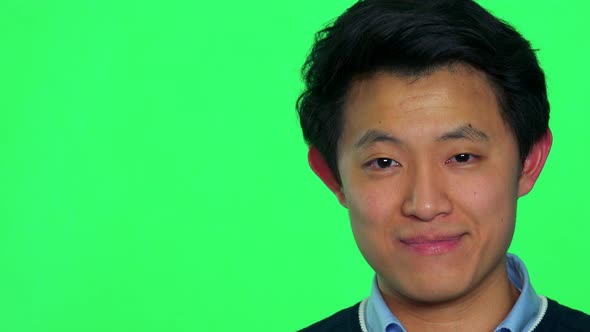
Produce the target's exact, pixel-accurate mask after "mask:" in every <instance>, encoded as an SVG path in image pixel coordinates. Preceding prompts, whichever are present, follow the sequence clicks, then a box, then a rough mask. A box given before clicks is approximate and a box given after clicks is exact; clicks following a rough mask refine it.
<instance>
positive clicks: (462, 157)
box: [446, 153, 478, 164]
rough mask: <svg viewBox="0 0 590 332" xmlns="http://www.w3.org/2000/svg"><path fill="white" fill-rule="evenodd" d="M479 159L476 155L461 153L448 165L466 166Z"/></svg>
mask: <svg viewBox="0 0 590 332" xmlns="http://www.w3.org/2000/svg"><path fill="white" fill-rule="evenodd" d="M477 158H478V157H477V156H476V155H473V154H471V153H459V154H456V155H454V156H453V157H452V158H451V159H449V160H447V162H446V163H447V164H448V163H458V164H466V163H469V162H473V161H475V160H476V159H477Z"/></svg>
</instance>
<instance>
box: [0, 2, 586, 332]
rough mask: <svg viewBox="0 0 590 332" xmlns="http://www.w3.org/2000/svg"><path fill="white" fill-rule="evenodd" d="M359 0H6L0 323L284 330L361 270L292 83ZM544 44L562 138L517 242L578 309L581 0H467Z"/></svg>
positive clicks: (333, 301) (41, 331) (1, 14)
mask: <svg viewBox="0 0 590 332" xmlns="http://www.w3.org/2000/svg"><path fill="white" fill-rule="evenodd" d="M352 3H353V2H352V1H350V0H322V1H317V0H297V1H294V0H282V1H269V0H266V1H237V0H228V1H188V0H165V1H164V0H144V1H136V0H117V1H115V0H100V1H99V0H57V1H48V0H3V1H2V2H1V3H0V47H1V52H0V74H1V76H0V82H1V87H2V88H1V90H0V330H1V331H10V332H24V331H27V332H29V331H30V332H33V331H34V332H46V331H52V332H53V331H55V332H70V331H71V332H86V331H93V332H94V331H96V332H99V331H100V332H105V331H108V332H132V331H146V332H147V331H150V332H151V331H172V332H175V331H207V332H214V331H236V330H239V331H273V332H275V331H294V330H296V329H298V328H301V327H303V326H306V325H308V324H310V323H312V322H314V321H317V320H319V319H321V318H324V317H325V316H327V315H328V314H331V313H333V312H334V311H335V310H337V309H341V308H343V307H345V306H348V305H351V304H353V303H356V302H358V301H360V300H361V299H363V298H364V297H366V296H368V294H369V290H370V283H371V279H372V277H373V272H372V271H371V270H370V268H369V267H368V266H367V264H366V263H365V262H364V260H363V258H362V257H361V255H360V253H359V252H358V249H357V248H356V245H355V243H354V240H353V238H352V235H351V231H350V228H349V223H348V217H347V213H346V210H345V209H343V208H342V207H341V206H340V205H339V204H338V203H337V201H336V199H335V198H334V197H333V196H332V194H331V193H330V192H329V191H328V190H327V189H326V188H325V187H324V186H323V184H322V183H321V182H320V180H319V179H317V178H316V177H315V175H314V174H313V173H312V172H311V171H310V170H309V168H308V165H307V161H306V151H307V148H306V146H305V144H304V142H303V139H302V137H301V133H300V129H299V126H298V122H297V117H296V112H295V107H294V104H295V100H296V98H297V96H298V94H299V93H300V92H301V90H302V87H303V86H302V82H301V78H300V74H299V70H300V67H301V65H302V64H303V61H304V59H305V56H306V54H307V53H308V51H309V49H310V46H311V44H312V41H313V34H314V33H315V32H316V31H317V30H319V29H320V28H321V27H322V26H323V25H324V24H326V23H327V22H329V21H330V20H331V19H333V18H335V17H336V16H337V15H339V14H340V13H341V12H342V11H343V10H344V9H345V8H347V7H349V6H350V5H351V4H352ZM480 3H481V4H482V5H483V6H484V7H486V8H488V9H489V10H491V11H492V12H493V13H494V14H496V15H497V16H499V17H501V18H503V19H505V20H507V21H508V22H511V23H512V24H513V25H515V26H516V27H517V28H518V29H519V30H520V31H521V32H522V33H523V34H524V36H526V37H527V38H528V39H529V40H530V41H531V42H532V44H533V46H534V47H535V48H536V49H538V50H539V51H538V56H539V59H540V61H541V63H542V66H543V68H544V69H545V72H546V75H547V82H548V89H549V95H550V101H551V106H552V113H551V122H550V124H551V128H552V130H553V134H554V138H555V141H554V146H553V149H552V152H551V155H550V156H549V160H548V162H547V164H546V167H545V170H544V172H543V174H542V175H541V178H540V180H539V182H538V183H537V184H536V186H535V188H534V190H533V191H532V192H531V193H530V194H529V195H527V196H526V197H524V198H522V199H521V200H520V205H519V210H518V219H517V230H516V234H515V237H514V241H513V244H512V247H511V249H510V251H511V252H514V253H516V254H518V255H519V256H520V257H521V258H522V259H523V260H524V261H525V262H526V263H527V266H528V269H529V272H530V274H531V278H532V283H533V285H534V286H535V288H536V290H537V292H538V293H540V294H544V295H547V296H550V297H551V298H554V299H557V300H558V301H560V302H561V303H563V304H566V305H568V306H571V307H575V308H578V309H581V310H583V311H586V312H590V299H589V294H590V283H589V280H590V276H589V274H590V267H589V265H590V264H589V263H590V259H589V258H588V255H589V253H590V239H589V234H590V195H589V191H590V189H589V188H590V176H589V172H590V171H589V169H590V149H589V147H588V146H589V143H590V127H589V126H590V98H589V97H590V93H589V87H590V84H589V83H588V82H589V77H590V69H589V68H590V66H589V65H588V62H589V60H590V39H589V37H588V36H589V35H590V23H589V21H588V17H590V5H589V4H588V2H587V1H585V0H571V1H559V2H557V1H539V0H534V1H533V0H522V1H513V0H487V1H483V0H482V1H481V2H480Z"/></svg>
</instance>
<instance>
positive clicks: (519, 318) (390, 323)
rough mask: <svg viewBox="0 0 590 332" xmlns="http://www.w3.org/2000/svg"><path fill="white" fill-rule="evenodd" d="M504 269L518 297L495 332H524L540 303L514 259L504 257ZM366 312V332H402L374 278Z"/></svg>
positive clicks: (520, 263)
mask: <svg viewBox="0 0 590 332" xmlns="http://www.w3.org/2000/svg"><path fill="white" fill-rule="evenodd" d="M506 267H507V270H508V278H509V279H510V281H511V282H512V284H513V285H514V287H516V288H518V290H519V291H520V296H519V297H518V299H517V300H516V303H515V304H514V307H512V310H510V313H509V314H508V316H506V319H504V321H502V323H500V325H498V327H497V328H496V330H495V331H496V332H508V331H510V332H517V331H523V330H524V331H526V329H527V328H530V326H531V325H532V324H533V323H534V321H535V318H536V316H537V315H538V313H539V311H540V310H541V300H540V299H539V297H538V296H537V294H536V293H535V290H534V289H533V287H532V285H531V283H530V279H529V274H528V271H527V269H526V267H525V266H524V263H523V262H522V261H521V260H520V259H519V258H518V257H516V255H513V254H508V255H507V257H506ZM366 310H367V311H366V316H365V319H366V324H367V328H368V329H369V332H406V330H405V329H404V327H403V326H402V324H401V322H400V321H399V320H398V319H397V318H396V317H395V315H394V314H393V313H391V311H390V310H389V308H388V307H387V305H386V304H385V301H384V300H383V297H382V296H381V292H380V291H379V287H378V286H377V277H375V278H374V279H373V286H372V287H371V295H370V296H369V300H368V301H367V309H366Z"/></svg>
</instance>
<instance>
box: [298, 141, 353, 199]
mask: <svg viewBox="0 0 590 332" xmlns="http://www.w3.org/2000/svg"><path fill="white" fill-rule="evenodd" d="M307 160H308V162H309V166H310V167H311V169H312V170H313V172H314V173H315V174H316V175H317V176H318V177H319V178H320V179H321V180H322V182H324V184H325V185H326V186H327V187H328V188H329V189H330V190H331V191H332V192H333V193H334V195H336V198H338V202H340V204H342V205H343V206H344V207H346V199H345V197H344V193H343V192H342V187H341V186H340V183H339V182H338V180H337V179H336V176H334V174H333V173H332V170H331V169H330V167H329V166H328V163H327V162H326V160H325V159H324V157H323V156H322V154H321V153H320V152H319V151H318V150H317V149H316V148H315V147H314V146H313V145H311V146H310V147H309V152H308V153H307Z"/></svg>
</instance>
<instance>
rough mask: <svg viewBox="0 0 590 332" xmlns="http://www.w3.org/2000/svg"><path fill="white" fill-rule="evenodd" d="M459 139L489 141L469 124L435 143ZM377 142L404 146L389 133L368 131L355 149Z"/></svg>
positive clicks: (443, 135) (445, 134)
mask: <svg viewBox="0 0 590 332" xmlns="http://www.w3.org/2000/svg"><path fill="white" fill-rule="evenodd" d="M460 139H465V140H470V141H476V142H488V141H489V137H488V135H487V134H486V133H485V132H483V131H481V130H479V129H477V128H475V127H473V126H472V125H471V124H466V125H463V126H460V127H458V128H455V129H453V130H451V131H448V132H446V133H444V134H442V135H440V136H439V137H438V138H437V139H436V140H437V141H449V140H460ZM379 142H389V143H393V144H396V145H404V142H403V141H402V140H401V139H399V138H397V137H395V136H393V135H391V134H389V133H386V132H384V131H381V130H376V129H370V130H368V131H367V132H365V134H364V135H363V136H361V138H359V140H358V141H357V142H356V144H355V147H356V148H357V149H358V148H362V147H365V146H371V145H373V144H375V143H379Z"/></svg>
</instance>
